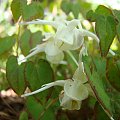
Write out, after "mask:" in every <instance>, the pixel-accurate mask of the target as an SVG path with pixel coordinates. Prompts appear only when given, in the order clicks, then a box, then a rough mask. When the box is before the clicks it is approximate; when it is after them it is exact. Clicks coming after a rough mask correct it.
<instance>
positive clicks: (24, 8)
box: [11, 0, 44, 22]
mask: <svg viewBox="0 0 120 120" xmlns="http://www.w3.org/2000/svg"><path fill="white" fill-rule="evenodd" d="M11 10H12V14H13V17H14V20H15V21H16V22H17V21H18V19H19V17H20V16H22V17H23V20H25V21H26V20H32V19H37V18H41V17H43V13H44V11H43V8H42V7H41V4H40V3H39V2H32V3H31V4H29V5H27V0H13V1H12V3H11Z"/></svg>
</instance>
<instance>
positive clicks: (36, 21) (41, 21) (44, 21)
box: [19, 19, 58, 28]
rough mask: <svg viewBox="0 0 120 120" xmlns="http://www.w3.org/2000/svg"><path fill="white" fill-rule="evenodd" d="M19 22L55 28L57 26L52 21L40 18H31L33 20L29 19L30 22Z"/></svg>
mask: <svg viewBox="0 0 120 120" xmlns="http://www.w3.org/2000/svg"><path fill="white" fill-rule="evenodd" d="M19 24H20V25H29V24H40V25H51V26H53V27H55V28H57V26H58V25H57V24H56V23H55V22H54V21H48V20H40V19H37V20H33V21H30V22H21V23H19Z"/></svg>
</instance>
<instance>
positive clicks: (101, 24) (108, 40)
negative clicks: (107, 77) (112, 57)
mask: <svg viewBox="0 0 120 120" xmlns="http://www.w3.org/2000/svg"><path fill="white" fill-rule="evenodd" d="M95 29H96V32H97V35H98V37H99V39H100V49H101V55H102V56H106V55H107V53H108V51H109V48H110V45H111V44H112V42H113V40H114V37H115V35H116V23H115V20H114V18H113V17H112V16H108V17H104V16H99V17H97V20H96V27H95Z"/></svg>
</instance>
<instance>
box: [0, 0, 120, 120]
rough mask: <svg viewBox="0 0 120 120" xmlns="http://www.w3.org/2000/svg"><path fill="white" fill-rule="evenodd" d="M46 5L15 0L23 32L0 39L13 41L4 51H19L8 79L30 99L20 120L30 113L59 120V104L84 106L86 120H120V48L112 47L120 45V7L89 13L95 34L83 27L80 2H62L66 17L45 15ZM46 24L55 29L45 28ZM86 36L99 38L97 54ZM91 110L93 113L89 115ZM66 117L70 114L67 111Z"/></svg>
mask: <svg viewBox="0 0 120 120" xmlns="http://www.w3.org/2000/svg"><path fill="white" fill-rule="evenodd" d="M67 5H68V6H69V7H66V6H67ZM43 6H44V4H42V3H40V2H32V3H31V4H29V5H28V4H27V1H26V0H23V1H21V0H13V1H12V4H11V10H12V14H13V18H14V20H15V21H16V22H17V24H18V35H16V36H12V37H8V38H3V39H4V40H3V39H2V40H1V41H0V46H3V44H8V47H4V48H3V49H1V51H0V54H3V53H4V52H6V51H8V50H9V49H10V48H11V47H13V46H14V49H16V50H15V52H16V56H15V55H11V56H9V58H8V60H7V63H6V78H7V81H8V83H9V86H10V87H11V88H12V89H13V90H14V91H15V92H16V93H17V94H18V95H19V96H20V97H24V99H25V100H26V103H25V106H26V109H25V111H23V112H21V115H20V118H19V119H23V118H25V119H29V118H28V114H27V113H30V114H31V116H32V118H33V119H35V120H38V119H43V120H47V119H50V118H51V119H53V120H54V119H59V118H57V117H56V116H57V115H56V116H55V109H56V108H57V111H59V110H61V109H62V110H63V111H67V110H70V111H73V110H74V112H76V111H75V110H79V115H80V117H81V118H80V119H91V120H99V119H105V120H106V119H108V120H109V119H111V120H119V119H120V56H119V53H120V52H119V45H118V49H117V50H116V51H114V52H113V51H112V49H111V48H110V47H111V45H112V43H113V41H117V43H118V44H120V43H119V39H120V32H119V31H120V27H119V26H120V25H119V24H120V23H119V22H120V11H118V10H112V9H110V8H108V7H105V6H103V5H100V6H98V7H97V9H96V10H95V11H93V10H90V11H88V12H87V13H86V19H87V20H89V22H90V23H91V24H92V23H94V24H95V32H96V34H95V33H93V32H91V31H88V30H86V29H85V28H84V27H83V25H82V22H81V20H80V19H79V13H80V12H81V11H80V8H79V6H78V4H77V3H73V4H72V3H70V2H68V1H62V3H61V9H62V10H63V11H64V13H65V14H66V15H65V17H62V15H58V16H57V15H56V16H54V17H53V19H52V20H47V19H46V18H45V17H44V9H43ZM70 13H72V14H73V17H70V16H69V14H70ZM31 24H32V25H33V27H32V28H33V29H34V28H35V27H38V26H40V27H39V29H40V30H41V31H40V30H39V31H37V32H34V33H32V32H31V31H30V30H29V28H30V27H29V26H32V25H31ZM36 24H37V25H36ZM46 25H47V26H48V27H50V30H48V31H46V30H45V29H46V28H45V27H46ZM15 37H16V42H15ZM86 37H91V38H92V39H93V40H94V41H93V42H92V47H93V51H92V52H91V47H90V44H91V43H90V41H89V39H88V38H86ZM29 51H30V52H29ZM14 54H15V53H14ZM22 55H24V56H25V57H23V58H21V56H22ZM57 86H60V87H57ZM48 89H49V90H48ZM28 92H29V93H28ZM24 93H25V94H24ZM85 111H87V112H86V114H87V115H86V116H83V115H82V114H83V113H84V112H85ZM90 111H91V112H92V115H91V113H90ZM85 117H86V118H85ZM60 119H70V117H69V115H68V114H67V113H65V112H64V113H63V114H62V115H61V118H60Z"/></svg>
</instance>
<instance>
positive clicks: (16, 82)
mask: <svg viewBox="0 0 120 120" xmlns="http://www.w3.org/2000/svg"><path fill="white" fill-rule="evenodd" d="M24 68H25V63H22V64H21V65H18V62H17V57H15V56H10V57H9V58H8V61H7V64H6V76H7V80H8V82H9V84H10V86H11V88H12V89H13V90H14V91H15V92H16V93H17V94H18V95H21V94H23V93H24V91H25V88H26V82H25V79H24Z"/></svg>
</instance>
